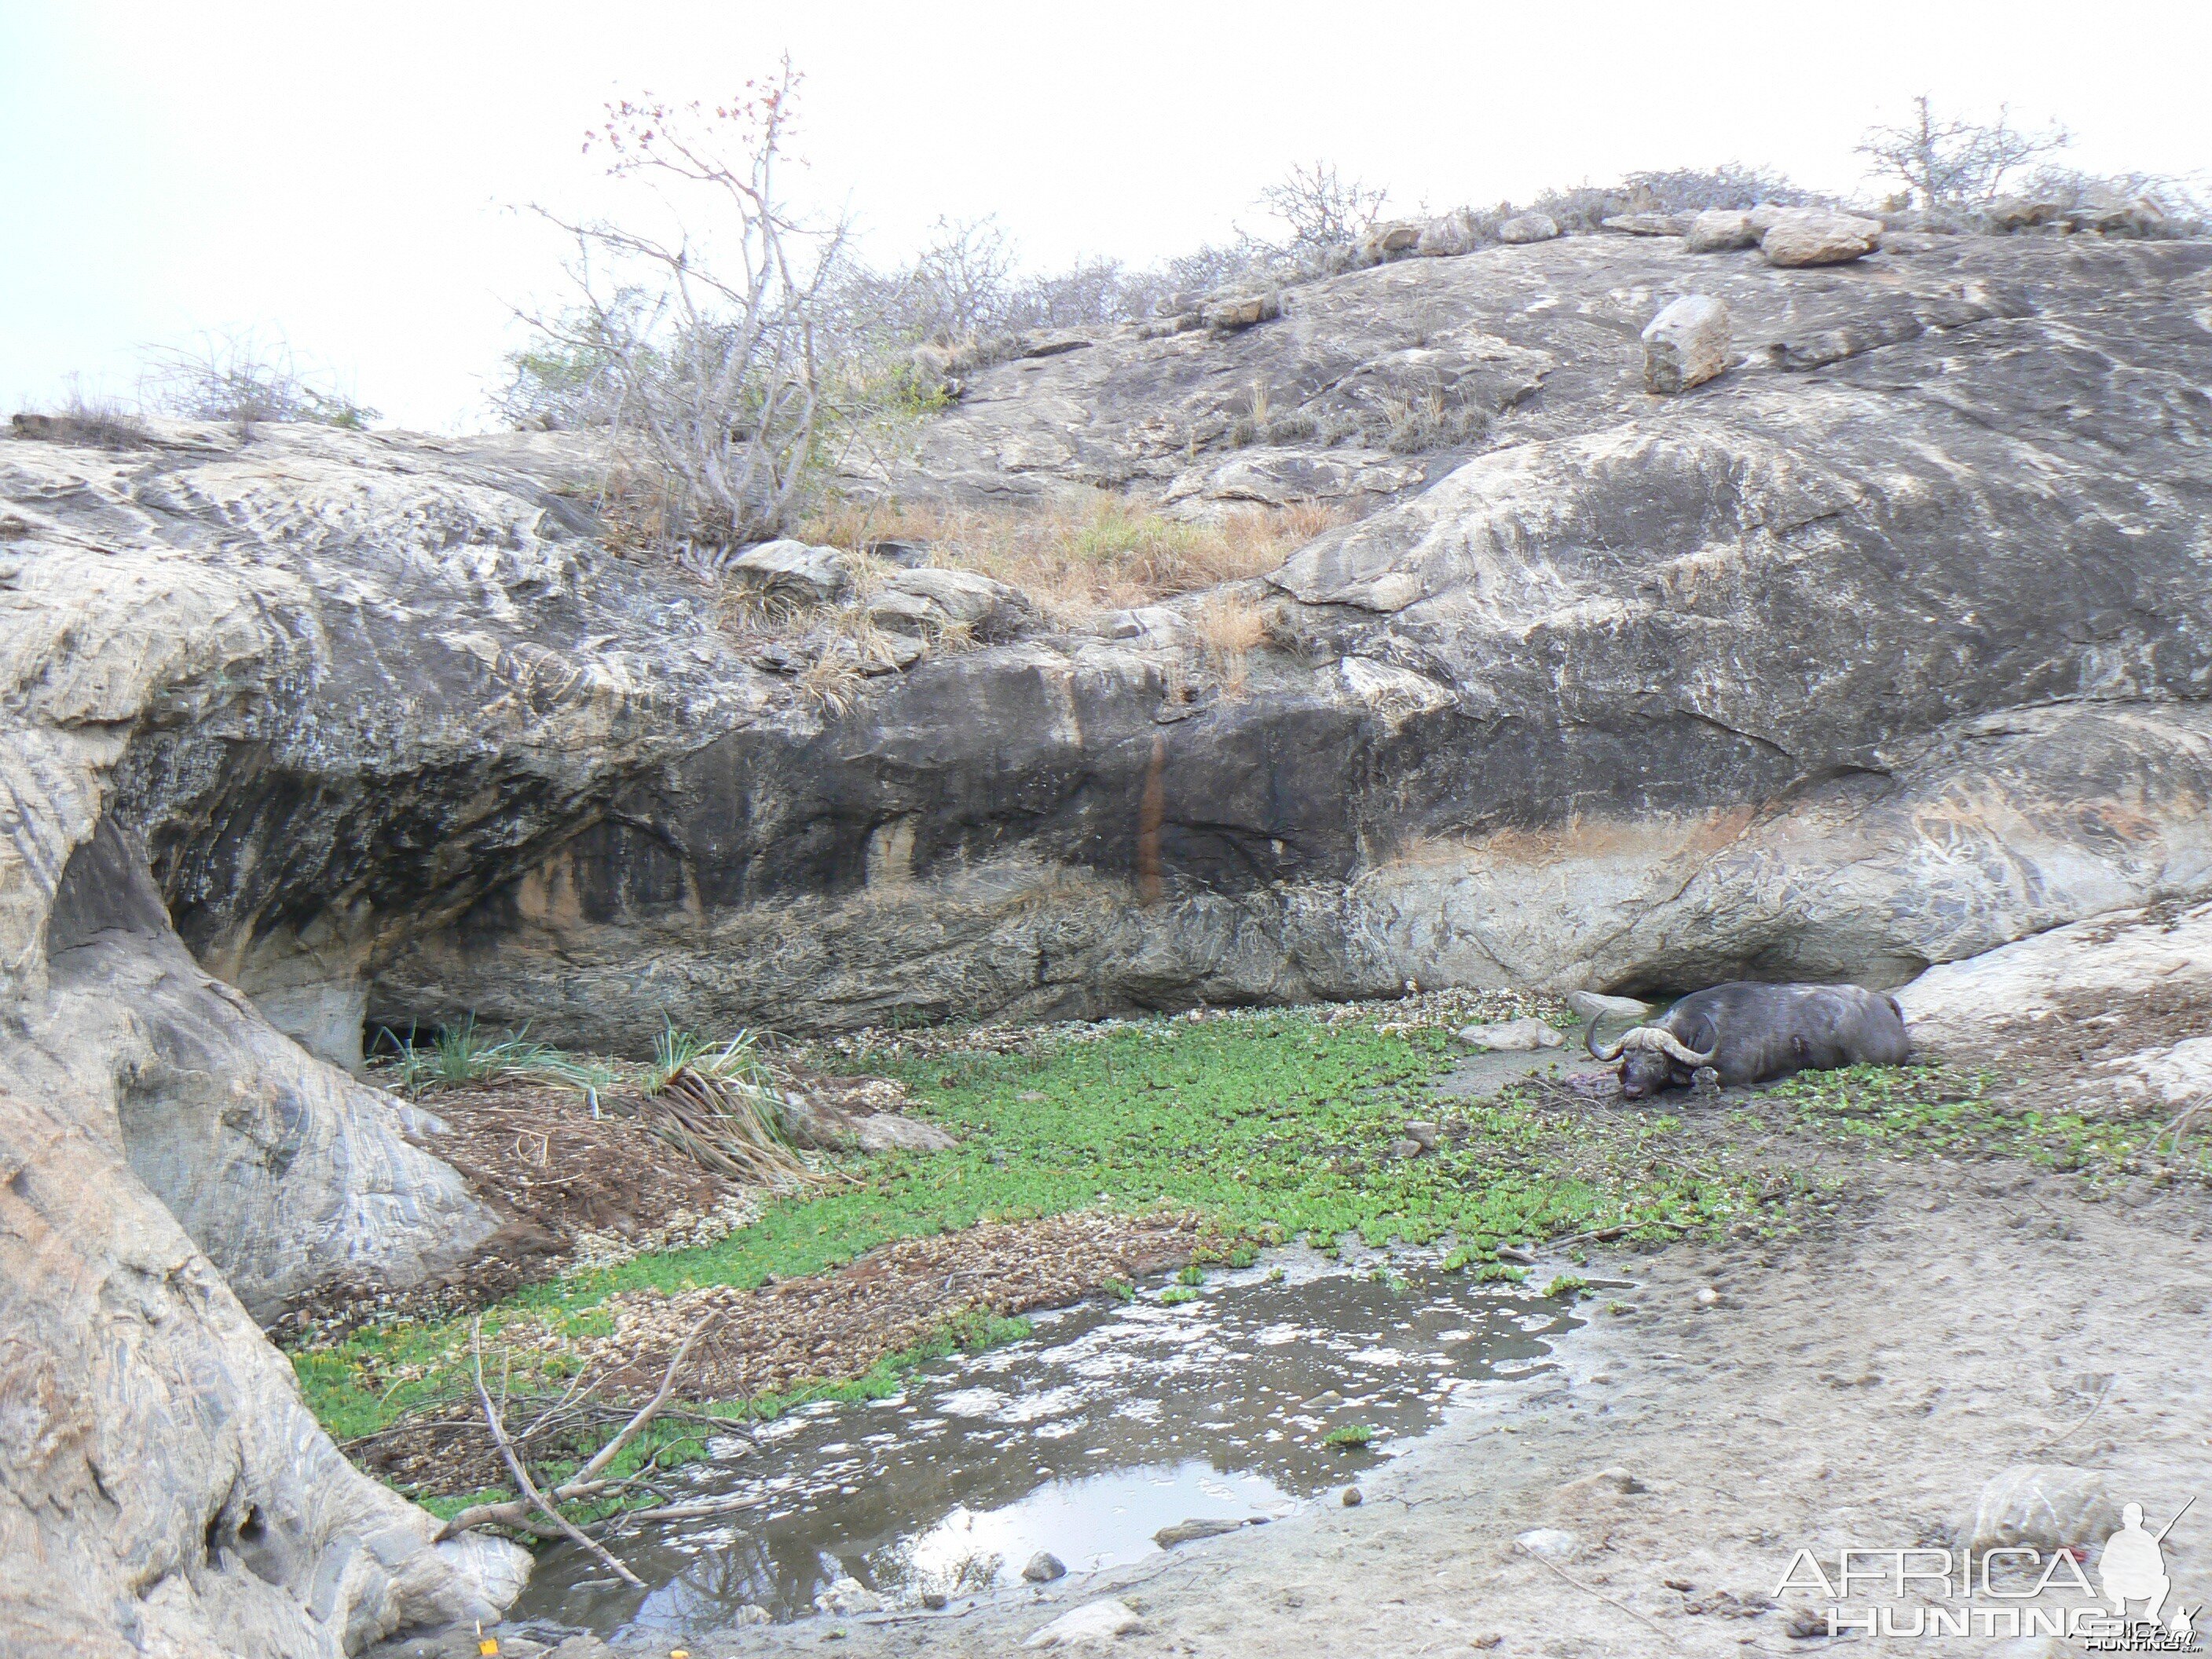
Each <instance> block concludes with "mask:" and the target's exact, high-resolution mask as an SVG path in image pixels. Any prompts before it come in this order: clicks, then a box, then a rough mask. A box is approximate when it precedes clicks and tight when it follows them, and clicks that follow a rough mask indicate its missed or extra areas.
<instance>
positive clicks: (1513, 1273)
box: [1474, 1261, 1528, 1285]
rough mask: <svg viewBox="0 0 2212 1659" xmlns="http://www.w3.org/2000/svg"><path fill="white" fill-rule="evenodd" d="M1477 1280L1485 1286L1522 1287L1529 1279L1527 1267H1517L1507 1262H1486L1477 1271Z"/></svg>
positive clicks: (1475, 1275)
mask: <svg viewBox="0 0 2212 1659" xmlns="http://www.w3.org/2000/svg"><path fill="white" fill-rule="evenodd" d="M1474 1277H1475V1279H1476V1281H1477V1282H1478V1283H1480V1284H1484V1285H1520V1284H1525V1283H1526V1282H1527V1280H1528V1269H1527V1268H1526V1267H1514V1266H1513V1265H1512V1264H1511V1263H1510V1262H1505V1261H1486V1262H1484V1263H1483V1264H1482V1266H1481V1267H1479V1268H1477V1269H1476V1270H1475V1274H1474Z"/></svg>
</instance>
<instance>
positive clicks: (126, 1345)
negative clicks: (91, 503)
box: [0, 500, 526, 1659]
mask: <svg viewBox="0 0 2212 1659" xmlns="http://www.w3.org/2000/svg"><path fill="white" fill-rule="evenodd" d="M35 511H36V509H35V508H26V507H23V506H22V505H21V502H20V500H19V501H18V502H16V503H15V504H12V511H11V513H10V514H9V516H6V517H0V533H5V532H15V533H14V534H13V536H12V539H14V540H15V541H17V542H19V543H27V544H30V545H28V546H27V547H23V548H21V550H19V551H17V552H16V555H15V557H14V558H12V559H11V560H10V561H9V564H10V566H11V569H10V573H9V574H10V578H11V580H10V586H9V589H8V591H6V592H0V708H4V714H5V719H4V725H0V795H4V797H5V799H6V801H7V804H8V816H7V823H6V829H7V834H6V836H5V837H4V839H0V1009H4V1015H5V1018H4V1021H0V1654H4V1655H7V1656H9V1659H13V1656H15V1655H18V1654H21V1655H23V1656H26V1659H27V1656H31V1655H34V1654H35V1655H40V1656H44V1655H49V1654H87V1655H91V1654H109V1653H112V1654H118V1655H121V1654H144V1653H161V1654H177V1655H180V1656H182V1655H191V1656H199V1655H205V1656H210V1659H214V1656H219V1655H231V1654H246V1653H251V1654H257V1655H258V1654H272V1655H276V1654H281V1655H297V1656H302V1659H306V1656H336V1655H337V1654H340V1653H342V1652H347V1651H351V1650H356V1649H358V1648H359V1647H361V1646H362V1645H363V1644H366V1643H368V1642H370V1641H373V1640H374V1639H375V1638H378V1637H380V1636H382V1635H384V1634H385V1633H386V1632H390V1631H392V1630H394V1629H398V1628H401V1627H404V1626H411V1625H423V1624H441V1623H444V1622H447V1621H450V1620H458V1619H471V1618H480V1617H490V1616H494V1615H495V1613H496V1612H497V1610H498V1609H499V1608H500V1607H503V1606H504V1605H505V1604H506V1602H507V1601H509V1600H511V1599H512V1597H513V1594H514V1591H515V1589H517V1588H518V1587H519V1584H520V1575H521V1574H522V1573H523V1572H524V1571H526V1559H523V1558H521V1557H520V1553H519V1552H517V1551H515V1550H513V1548H511V1547H507V1546H505V1545H500V1544H496V1543H491V1542H489V1541H469V1542H467V1543H465V1544H461V1545H457V1546H451V1547H438V1546H435V1545H434V1543H433V1539H434V1536H435V1530H436V1527H435V1522H433V1521H432V1520H431V1519H430V1517H428V1516H426V1515H424V1514H423V1513H422V1511H420V1510H416V1509H415V1508H414V1507H413V1506H412V1505H410V1504H405V1503H404V1502H402V1501H401V1500H400V1499H399V1498H397V1497H395V1496H394V1495H393V1494H392V1493H391V1492H388V1491H386V1489H385V1488H384V1487H382V1486H379V1485H378V1484H377V1483H375V1482H374V1481H372V1480H368V1479H367V1478H366V1477H364V1476H362V1474H359V1473H358V1472H357V1471H356V1470H354V1469H353V1468H350V1467H349V1465H348V1464H347V1463H346V1462H345V1459H344V1458H343V1456H342V1455H340V1454H339V1452H338V1450H337V1448H336V1447H335V1446H334V1445H333V1444H332V1443H331V1441H330V1440H329V1438H328V1437H326V1436H325V1434H324V1433H323V1432H322V1431H321V1429H320V1428H319V1426H318V1425H316V1423H315V1421H314V1419H313V1417H312V1416H311V1415H310V1414H309V1413H308V1412H307V1409H306V1408H305V1407H303V1406H302V1404H301V1401H300V1398H299V1394H298V1389H297V1387H296V1384H295V1382H294V1379H293V1376H292V1372H291V1369H290V1367H289V1365H288V1364H286V1363H285V1362H284V1360H283V1358H281V1357H280V1356H279V1355H278V1354H277V1353H276V1352H275V1351H274V1350H273V1349H272V1348H271V1347H270V1346H269V1345H268V1343H267V1342H266V1341H265V1340H264V1339H263V1338H262V1336H261V1334H260V1332H259V1330H258V1328H257V1326H256V1324H255V1322H254V1315H255V1314H256V1313H261V1314H267V1313H270V1312H274V1311H275V1310H276V1309H277V1308H278V1307H280V1306H281V1305H282V1304H283V1303H284V1302H285V1301H286V1300H288V1299H289V1298H290V1297H294V1296H297V1295H301V1294H305V1293H307V1292H309V1291H313V1290H314V1289H316V1288H317V1287H319V1286H320V1285H325V1284H328V1283H330V1282H331V1281H333V1280H336V1279H349V1278H358V1279H371V1280H376V1281H381V1282H384V1283H402V1284H404V1283H407V1282H410V1281H413V1280H418V1279H422V1278H423V1277H424V1276H425V1275H427V1274H428V1273H433V1272H435V1271H437V1270H438V1269H439V1268H440V1267H442V1266H444V1265H447V1264H448V1263H451V1262H453V1261H457V1260H458V1259H459V1258H460V1257H461V1256H463V1255H465V1254H467V1253H468V1252H469V1250H470V1249H471V1247H473V1246H474V1245H476V1244H477V1243H481V1242H482V1241H483V1239H484V1238H485V1237H487V1236H488V1235H489V1233H490V1232H491V1231H492V1230H493V1228H494V1226H495V1218H493V1217H492V1216H491V1215H490V1214H489V1212H487V1211H486V1210H485V1209H484V1208H483V1206H481V1205H480V1204H479V1203H478V1202H477V1200H475V1199H474V1198H473V1197H472V1196H471V1194H469V1192H468V1190H467V1188H465V1186H464V1184H463V1183H462V1182H461V1181H460V1180H459V1177H458V1176H456V1175H455V1174H454V1172H453V1170H450V1169H448V1168H447V1167H446V1166H445V1165H444V1164H441V1163H440V1162H438V1160H437V1159H436V1158H435V1157H433V1156H431V1155H430V1154H429V1153H428V1152H424V1151H422V1150H421V1149H420V1148H419V1147H418V1146H416V1145H415V1144H413V1143H412V1142H411V1141H410V1139H409V1136H410V1133H411V1134H413V1135H415V1136H416V1137H418V1138H421V1139H435V1130H436V1125H435V1123H434V1122H432V1121H428V1120H426V1119H422V1118H420V1117H418V1116H416V1115H412V1114H410V1113H409V1112H408V1110H407V1109H405V1108H404V1107H403V1106H401V1105H400V1104H399V1103H398V1102H396V1101H392V1100H390V1099H389V1098H387V1097H384V1096H382V1095H380V1094H379V1093H377V1092H376V1091H374V1090H371V1089H368V1088H365V1087H363V1086H362V1085H361V1084H359V1083H357V1082H356V1081H355V1080H354V1079H352V1078H350V1077H349V1076H348V1075H346V1073H344V1072H343V1071H341V1070H338V1069H336V1068H334V1067H332V1066H329V1065H327V1064H325V1062H323V1061H321V1060H316V1059H314V1058H313V1056H311V1055H309V1054H307V1053H306V1052H304V1051H303V1050H302V1049H301V1048H300V1047H299V1046H298V1045H297V1044H296V1043H295V1042H293V1041H292V1040H291V1039H289V1037H287V1036H284V1035H283V1033H282V1032H280V1031H279V1030H276V1028H274V1027H273V1026H271V1025H270V1023H269V1022H268V1021H267V1020H266V1019H265V1018H264V1017H263V1016H262V1014H261V1013H260V1012H259V1011H258V1009H256V1008H255V1007H254V1006H253V1005H252V1003H251V1002H250V1001H248V1000H246V998H245V997H243V996H242V995H240V994H239V993H238V992H237V991H236V990H235V989H234V988H233V987H229V986H228V985H226V984H224V983H222V981H219V980H217V979H216V978H215V977H214V976H213V975H210V973H209V972H208V971H207V970H206V969H204V968H203V967H202V966H201V965H200V964H199V963H197V962H196V961H194V960H193V958H192V957H191V954H190V953H189V952H188V951H186V950H185V946H184V945H183V943H182V941H181V940H180V939H179V938H178V936H177V934H176V933H175V932H174V931H173V928H172V927H171V926H170V921H169V916H168V914H167V908H165V905H164V902H163V899H162V895H161V890H160V889H159V888H158V887H157V886H156V885H155V882H154V879H153V877H152V873H151V872H150V870H149V867H148V866H147V863H146V860H145V858H144V855H143V852H142V851H141V849H140V848H139V847H138V845H137V842H136V840H135V838H134V836H133V835H132V833H131V830H130V829H127V828H125V826H124V825H123V824H122V823H120V822H119V821H118V819H117V818H116V817H114V816H113V814H112V811H111V810H110V808H111V806H112V802H113V800H114V799H115V797H116V795H117V793H118V782H117V773H118V767H119V766H121V765H123V764H125V763H127V761H128V759H129V757H131V753H132V752H133V750H134V746H135V745H136V744H137V743H139V742H141V741H143V739H144V738H146V737H147V736H148V734H149V732H155V731H159V730H160V729H161V728H162V727H163V726H166V725H171V724H176V725H190V724H191V723H193V722H195V721H197V720H209V721H210V724H211V725H212V726H215V727H216V729H222V726H223V721H222V716H221V714H220V712H219V711H220V707H221V695H222V694H221V692H220V691H219V690H218V688H220V687H222V686H223V685H224V684H226V681H227V676H228V674H230V673H231V672H233V671H237V670H239V669H240V667H241V665H246V664H249V663H252V662H255V661H257V660H258V659H259V653H261V652H262V651H263V650H264V648H265V647H266V645H267V642H268V641H267V639H266V636H265V635H264V633H263V632H262V630H261V629H260V618H259V617H258V616H257V615H256V612H255V608H254V606H253V605H252V602H251V593H250V590H249V589H246V587H245V586H243V585H241V584H240V583H237V582H234V581H227V580H224V579H222V577H220V576H218V575H216V574H213V573H211V572H210V571H208V570H205V569H204V568H195V567H193V566H192V565H191V563H190V562H188V561H180V562H177V563H175V564H174V565H173V566H172V567H170V568H166V569H161V568H156V567H155V565H154V564H151V563H149V562H148V561H146V560H145V559H143V558H141V557H138V556H135V553H134V551H131V550H121V549H118V550H113V551H106V550H92V549H88V548H87V547H86V546H84V544H82V543H81V542H76V541H74V540H73V539H72V538H69V537H68V536H67V535H66V533H65V532H57V531H55V530H54V529H53V528H52V526H51V525H50V521H46V520H39V521H38V522H39V526H40V529H39V533H38V534H36V535H32V534H25V533H23V530H24V527H25V526H29V525H31V524H32V523H33V520H32V519H31V518H30V517H29V516H28V513H32V512H35ZM47 536H54V537H55V538H56V539H54V540H52V541H48V540H46V537H47ZM80 561H82V562H80Z"/></svg>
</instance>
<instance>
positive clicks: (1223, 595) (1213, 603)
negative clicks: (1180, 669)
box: [1190, 592, 1267, 698]
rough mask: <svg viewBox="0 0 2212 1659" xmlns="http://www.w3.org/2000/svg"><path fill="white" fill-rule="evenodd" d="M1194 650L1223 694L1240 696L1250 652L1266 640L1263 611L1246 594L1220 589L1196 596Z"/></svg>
mask: <svg viewBox="0 0 2212 1659" xmlns="http://www.w3.org/2000/svg"><path fill="white" fill-rule="evenodd" d="M1190 620H1191V625H1192V626H1193V627H1194V628H1195V629H1197V630H1198V653H1199V657H1200V660H1201V661H1203V662H1204V663H1205V665H1206V671H1207V672H1208V673H1209V674H1211V675H1212V677H1213V678H1214V681H1215V682H1216V683H1217V684H1218V685H1219V686H1220V687H1221V690H1222V692H1223V695H1225V696H1229V697H1231V698H1237V697H1242V696H1243V695H1244V690H1245V686H1246V683H1247V682H1248V681H1249V678H1250V677H1251V667H1252V653H1254V652H1255V651H1256V650H1258V649H1259V648H1260V647H1261V646H1262V645H1264V644H1266V643H1267V612H1266V611H1264V610H1262V609H1261V606H1260V605H1259V603H1258V602H1257V601H1256V600H1255V599H1253V598H1252V597H1251V596H1250V595H1249V594H1246V593H1238V592H1219V593H1213V594H1209V595H1208V596H1207V597H1206V599H1202V600H1200V602H1199V605H1198V608H1197V609H1196V610H1195V611H1194V612H1193V613H1192V615H1191V619H1190Z"/></svg>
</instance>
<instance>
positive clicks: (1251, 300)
mask: <svg viewBox="0 0 2212 1659" xmlns="http://www.w3.org/2000/svg"><path fill="white" fill-rule="evenodd" d="M1282 314H1283V302H1282V301H1281V300H1280V299H1279V298H1278V297H1277V296H1276V295H1273V294H1247V295H1239V296H1237V298H1234V299H1229V300H1223V301H1220V302H1219V303H1218V304H1215V305H1211V306H1208V307H1206V326H1207V327H1208V328H1210V329H1212V331H1214V332H1215V333H1217V334H1233V333H1235V332H1236V331H1237V330H1239V329H1245V328H1250V327H1252V326H1253V325H1255V324H1257V323H1264V322H1267V321H1270V320H1271V319H1274V318H1276V317H1279V316H1281V315H1282Z"/></svg>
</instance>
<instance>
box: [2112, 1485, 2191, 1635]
mask: <svg viewBox="0 0 2212 1659" xmlns="http://www.w3.org/2000/svg"><path fill="white" fill-rule="evenodd" d="M2196 1502H2197V1500H2196V1499H2195V1498H2191V1499H2190V1500H2189V1502H2188V1503H2186V1504H2183V1505H2182V1506H2181V1507H2180V1508H2179V1509H2178V1510H2175V1511H2174V1512H2173V1520H2172V1521H2169V1522H2166V1524H2165V1525H2164V1526H2162V1527H2160V1528H2159V1529H2158V1531H2157V1532H2156V1533H2148V1532H2145V1531H2144V1530H2143V1523H2142V1518H2143V1510H2142V1504H2128V1505H2127V1506H2126V1507H2125V1508H2124V1509H2123V1510H2121V1511H2120V1529H2119V1530H2118V1532H2116V1533H2114V1534H2112V1536H2111V1537H2110V1538H2107V1539H2106V1541H2105V1547H2104V1549H2103V1550H2102V1551H2101V1552H2100V1553H2099V1554H2098V1557H2097V1582H2098V1583H2100V1584H2101V1585H2102V1586H2103V1587H2104V1590H2105V1599H2106V1601H2110V1602H2111V1603H2112V1611H2113V1612H2114V1613H2118V1614H2119V1615H2121V1616H2122V1617H2123V1618H2124V1617H2125V1616H2126V1615H2127V1610H2128V1603H2129V1602H2130V1601H2137V1600H2140V1601H2143V1602H2145V1603H2147V1604H2148V1605H2147V1606H2145V1607H2144V1608H2143V1612H2142V1616H2143V1617H2144V1618H2145V1619H2147V1620H2149V1621H2150V1622H2151V1623H2152V1624H2156V1623H2157V1622H2158V1613H2159V1609H2160V1607H2164V1606H2165V1605H2166V1597H2167V1596H2168V1595H2171V1594H2172V1590H2173V1580H2172V1579H2171V1578H2169V1577H2166V1551H2165V1547H2164V1546H2165V1544H2166V1534H2168V1533H2170V1532H2172V1530H2173V1528H2174V1525H2175V1523H2176V1522H2179V1520H2180V1519H2181V1517H2182V1516H2185V1515H2186V1514H2188V1513H2189V1510H2190V1507H2191V1505H2192V1504H2195V1503H2196ZM2193 1611H2194V1610H2193V1609H2191V1608H2187V1607H2184V1608H2182V1609H2181V1610H2179V1612H2177V1613H2175V1614H2174V1615H2173V1625H2172V1629H2173V1630H2174V1632H2176V1633H2177V1634H2180V1635H2187V1634H2189V1633H2190V1632H2191V1631H2192V1630H2193V1629H2194V1624H2193V1620H2192V1613H2193Z"/></svg>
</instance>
